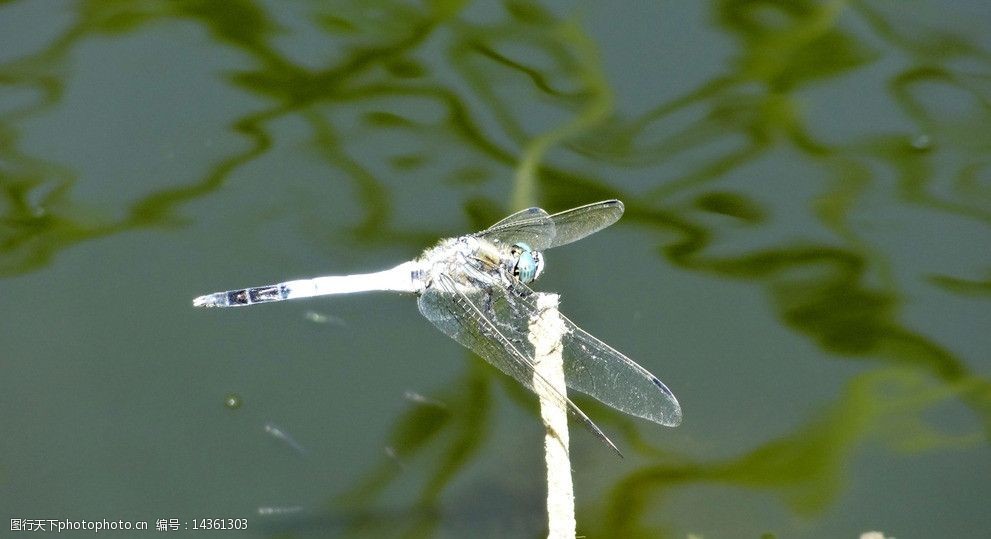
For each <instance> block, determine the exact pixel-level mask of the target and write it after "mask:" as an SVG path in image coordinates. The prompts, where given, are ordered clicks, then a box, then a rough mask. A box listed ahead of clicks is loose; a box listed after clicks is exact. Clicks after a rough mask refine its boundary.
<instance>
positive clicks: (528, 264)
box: [509, 242, 544, 283]
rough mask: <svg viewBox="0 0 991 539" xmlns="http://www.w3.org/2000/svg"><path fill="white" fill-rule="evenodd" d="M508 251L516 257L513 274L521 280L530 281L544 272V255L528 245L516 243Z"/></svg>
mask: <svg viewBox="0 0 991 539" xmlns="http://www.w3.org/2000/svg"><path fill="white" fill-rule="evenodd" d="M509 252H510V254H511V255H512V256H513V258H515V259H516V264H515V265H514V266H513V276H514V277H516V278H517V279H519V280H520V281H521V282H523V283H530V282H532V281H534V280H536V278H537V277H540V274H541V273H543V272H544V257H543V256H541V254H540V252H538V251H534V250H533V249H531V248H530V246H529V245H527V244H525V243H523V242H520V243H517V244H516V245H513V248H512V249H511V250H510V251H509Z"/></svg>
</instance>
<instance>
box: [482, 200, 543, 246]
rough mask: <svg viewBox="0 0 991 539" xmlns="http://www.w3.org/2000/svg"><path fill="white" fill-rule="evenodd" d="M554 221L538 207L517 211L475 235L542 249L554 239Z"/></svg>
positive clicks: (508, 243)
mask: <svg viewBox="0 0 991 539" xmlns="http://www.w3.org/2000/svg"><path fill="white" fill-rule="evenodd" d="M554 235H555V232H554V221H552V220H551V217H550V215H548V214H547V212H546V211H544V210H542V209H540V208H527V209H525V210H522V211H518V212H516V213H514V214H512V215H510V216H509V217H506V218H505V219H503V220H501V221H499V222H498V223H496V224H494V225H492V226H490V227H489V228H486V229H485V230H483V231H481V232H478V233H476V234H475V236H477V237H479V238H485V239H487V240H490V241H497V242H501V243H505V244H506V245H515V244H517V243H520V242H523V243H526V244H528V245H529V246H530V248H532V249H536V250H538V251H543V250H544V249H547V248H548V247H550V246H551V243H552V242H553V241H554Z"/></svg>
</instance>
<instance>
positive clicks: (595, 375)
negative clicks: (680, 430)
mask: <svg viewBox="0 0 991 539" xmlns="http://www.w3.org/2000/svg"><path fill="white" fill-rule="evenodd" d="M506 294H509V295H510V296H509V297H507V298H505V300H504V301H500V302H499V304H498V305H497V306H495V307H493V310H494V312H495V313H496V316H497V318H498V322H497V323H498V324H500V325H501V326H500V327H502V326H510V325H512V326H513V327H512V328H511V329H510V328H505V329H503V331H504V332H506V333H509V334H513V333H516V332H519V331H523V334H524V335H525V334H526V331H527V322H526V321H527V320H528V319H529V317H530V316H531V313H533V312H535V311H536V309H537V307H536V301H535V296H534V293H533V291H532V290H530V288H528V287H527V286H526V285H524V284H521V283H516V284H514V285H513V286H512V287H510V289H509V290H508V291H507V292H506ZM521 319H522V320H523V322H522V323H520V322H519V320H521ZM561 319H562V320H563V321H564V323H565V326H566V327H567V329H568V331H567V334H566V335H565V337H564V339H563V340H562V346H563V350H562V352H563V356H564V375H565V381H566V382H567V384H568V387H570V388H571V389H574V390H577V391H581V392H582V393H585V394H586V395H589V396H591V397H594V398H596V399H598V400H599V401H601V402H603V403H605V404H608V405H609V406H612V407H613V408H615V409H617V410H619V411H621V412H625V413H627V414H630V415H635V416H637V417H642V418H644V419H649V420H651V421H653V422H655V423H660V424H661V425H667V426H671V427H673V426H676V425H678V424H680V423H681V405H680V404H678V399H676V398H675V396H674V394H673V393H672V392H671V390H670V389H668V388H667V386H665V385H664V383H663V382H661V381H660V380H659V379H658V378H657V377H656V376H654V375H653V374H651V373H650V372H649V371H647V369H644V368H643V367H641V366H640V365H638V364H637V363H636V362H634V361H633V360H632V359H630V358H628V357H626V356H625V355H623V354H622V353H620V352H618V351H616V350H615V349H614V348H612V347H611V346H609V345H607V344H606V343H604V342H602V341H600V340H599V339H596V338H595V337H593V336H592V335H589V334H588V333H587V332H586V331H585V330H583V329H582V328H580V327H578V326H576V325H575V323H574V322H572V321H571V320H569V319H568V318H567V317H565V316H564V315H561Z"/></svg>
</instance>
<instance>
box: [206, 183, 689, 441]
mask: <svg viewBox="0 0 991 539" xmlns="http://www.w3.org/2000/svg"><path fill="white" fill-rule="evenodd" d="M623 211H624V206H623V203H622V202H620V201H619V200H605V201H602V202H595V203H592V204H587V205H584V206H580V207H577V208H572V209H570V210H566V211H562V212H560V213H555V214H553V215H551V214H548V213H547V212H546V211H544V210H543V209H541V208H536V207H534V208H528V209H525V210H522V211H519V212H516V213H514V214H512V215H510V216H508V217H506V218H504V219H502V220H501V221H499V222H497V223H495V224H493V225H492V226H490V227H488V228H486V229H485V230H482V231H480V232H476V233H474V234H467V235H464V236H459V237H456V238H448V239H443V240H441V241H440V242H439V243H438V244H437V245H435V246H434V247H431V248H429V249H427V250H425V251H424V252H423V253H422V254H421V255H420V256H419V257H418V258H416V259H415V260H411V261H409V262H404V263H402V264H399V265H398V266H396V267H394V268H392V269H388V270H385V271H379V272H375V273H365V274H355V275H340V276H338V275H333V276H324V277H316V278H313V279H300V280H294V281H286V282H282V283H277V284H271V285H266V286H257V287H252V288H242V289H238V290H229V291H226V292H215V293H212V294H206V295H203V296H199V297H197V298H196V299H194V300H193V305H194V306H196V307H241V306H247V305H256V304H259V303H270V302H275V301H283V300H290V299H298V298H309V297H315V296H325V295H334V294H349V293H356V292H368V291H392V292H404V293H412V294H415V295H416V296H417V298H418V299H417V305H418V307H419V310H420V313H421V314H422V315H423V316H424V317H425V318H426V319H427V320H429V321H430V322H431V323H433V325H434V326H436V327H437V328H438V329H439V330H440V331H442V332H443V333H445V334H446V335H447V336H449V337H451V338H452V339H454V340H455V341H457V342H458V343H460V344H461V345H463V346H465V347H466V348H468V349H469V350H472V351H473V352H475V353H476V354H477V355H478V356H480V357H482V358H483V359H485V360H486V361H488V362H489V363H491V364H492V365H493V366H495V367H496V368H497V369H499V370H500V371H502V372H503V373H505V374H507V375H509V376H510V377H512V378H514V379H515V380H516V381H517V382H519V383H520V384H522V385H523V386H524V387H526V388H527V389H529V390H530V391H532V392H534V393H536V394H537V395H539V396H541V397H543V398H544V399H545V400H546V401H549V402H551V403H553V404H554V405H555V406H557V407H559V408H561V409H563V410H566V411H567V412H570V413H571V414H572V415H574V416H575V417H576V418H577V419H578V420H579V421H580V422H581V423H582V424H583V425H584V426H585V427H586V428H588V429H589V430H590V431H591V432H592V433H593V434H595V435H596V436H597V437H598V438H600V439H601V440H603V441H604V442H605V443H606V444H607V445H609V446H610V447H611V448H612V449H613V450H614V451H616V452H617V453H619V450H618V449H617V448H616V446H615V444H613V443H612V441H611V440H609V438H608V437H607V436H606V435H605V434H604V433H603V432H602V430H601V429H599V427H598V426H596V425H595V423H593V422H592V420H591V419H589V417H588V416H587V415H586V414H585V413H584V412H582V410H581V409H580V408H578V406H577V405H576V404H575V403H574V402H572V401H571V399H569V398H568V397H567V395H566V394H563V392H561V391H559V390H557V389H556V388H555V387H554V386H553V385H552V384H551V383H550V382H548V381H547V379H546V378H544V377H543V376H542V375H541V374H540V373H538V372H536V371H535V358H534V345H533V344H532V343H531V342H530V340H529V339H528V333H529V331H530V322H531V320H533V319H535V317H537V316H539V315H540V312H541V308H540V307H538V306H537V293H536V292H534V291H533V289H531V288H530V286H529V285H530V284H531V283H532V282H533V281H535V280H536V279H537V278H538V277H540V275H541V274H542V273H543V271H544V266H545V258H544V251H545V250H547V249H551V248H554V247H560V246H562V245H567V244H569V243H572V242H575V241H578V240H580V239H582V238H584V237H586V236H588V235H590V234H593V233H595V232H598V231H599V230H602V229H603V228H606V227H608V226H610V225H612V224H613V223H615V222H616V221H618V220H619V218H620V217H621V216H622V215H623ZM561 320H562V322H563V323H564V326H565V331H564V336H563V337H562V342H561V346H562V356H563V362H564V374H565V383H566V385H567V387H569V388H571V389H573V390H577V391H580V392H582V393H585V394H586V395H589V396H591V397H593V398H595V399H597V400H599V401H600V402H602V403H604V404H607V405H609V406H611V407H613V408H615V409H617V410H620V411H622V412H624V413H627V414H630V415H633V416H636V417H640V418H644V419H647V420H649V421H653V422H655V423H658V424H661V425H665V426H672V427H673V426H677V425H678V424H680V423H681V416H682V414H681V406H680V405H679V404H678V399H676V398H675V396H674V393H672V392H671V390H670V389H668V388H667V386H665V385H664V383H663V382H661V380H660V379H658V378H657V377H656V376H654V375H653V374H651V373H650V372H648V371H647V370H646V369H644V368H643V367H641V366H640V365H638V364H637V363H636V362H634V361H633V360H631V359H630V358H628V357H626V356H625V355H624V354H622V353H621V352H619V351H617V350H616V349H614V348H612V347H611V346H609V345H608V344H606V343H604V342H602V341H600V340H599V339H597V338H595V337H593V336H592V335H590V334H589V333H587V332H586V331H585V330H583V329H581V328H580V327H578V326H577V325H575V323H574V322H572V321H571V320H569V319H568V318H567V317H565V316H563V315H561ZM620 454H621V453H620Z"/></svg>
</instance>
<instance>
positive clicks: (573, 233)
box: [545, 200, 625, 249]
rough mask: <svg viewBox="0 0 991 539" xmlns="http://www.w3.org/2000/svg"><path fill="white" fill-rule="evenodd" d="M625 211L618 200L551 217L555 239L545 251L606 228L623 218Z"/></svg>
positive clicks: (594, 204)
mask: <svg viewBox="0 0 991 539" xmlns="http://www.w3.org/2000/svg"><path fill="white" fill-rule="evenodd" d="M624 209H625V208H624V206H623V203H622V202H620V201H618V200H603V201H602V202H594V203H592V204H586V205H584V206H579V207H577V208H572V209H570V210H565V211H563V212H561V213H555V214H554V215H551V221H554V239H553V241H551V244H550V245H548V246H547V247H545V249H546V248H549V247H559V246H561V245H567V244H569V243H571V242H573V241H578V240H580V239H582V238H584V237H585V236H588V235H591V234H594V233H596V232H598V231H600V230H602V229H603V228H606V227H607V226H609V225H611V224H613V223H615V222H616V221H618V220H619V218H620V217H622V216H623V210H624Z"/></svg>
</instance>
